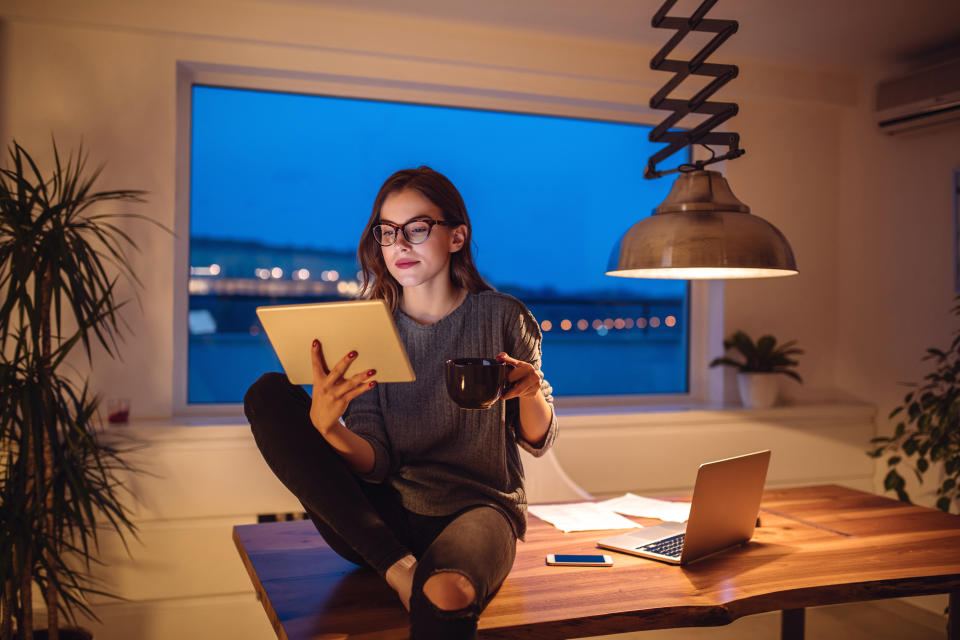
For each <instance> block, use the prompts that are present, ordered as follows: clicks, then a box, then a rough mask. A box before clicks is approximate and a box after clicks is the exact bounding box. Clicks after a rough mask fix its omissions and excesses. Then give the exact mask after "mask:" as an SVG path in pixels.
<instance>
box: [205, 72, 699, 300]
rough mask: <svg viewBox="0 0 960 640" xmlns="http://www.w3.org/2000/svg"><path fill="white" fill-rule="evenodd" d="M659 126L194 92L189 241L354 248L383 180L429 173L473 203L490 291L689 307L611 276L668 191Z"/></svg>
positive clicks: (653, 287) (669, 286) (677, 287)
mask: <svg viewBox="0 0 960 640" xmlns="http://www.w3.org/2000/svg"><path fill="white" fill-rule="evenodd" d="M649 129H650V128H649V127H643V126H638V125H632V124H620V123H611V122H600V121H590V120H574V119H569V118H556V117H548V116H535V115H526V114H514V113H505V112H493V111H480V110H471V109H459V108H449V107H433V106H424V105H413V104H402V103H395V102H377V101H371V100H354V99H344V98H330V97H321V96H307V95H299V94H288V93H272V92H264V91H251V90H242V89H224V88H216V87H204V86H196V87H194V90H193V134H192V135H193V148H192V158H191V163H192V164H191V223H190V228H191V234H193V235H202V236H208V237H218V238H231V239H250V240H257V241H260V242H264V243H267V244H275V245H280V246H283V245H293V246H310V247H317V248H336V249H341V250H350V251H352V250H354V249H355V248H356V243H357V241H358V240H359V238H360V233H361V231H362V229H363V225H364V224H365V223H366V221H367V218H368V217H369V215H370V207H371V205H372V204H373V199H374V196H375V195H376V193H377V190H378V189H379V187H380V185H381V184H382V183H383V181H384V180H385V179H386V178H387V177H388V176H389V175H390V174H392V173H393V172H394V171H396V170H398V169H401V168H407V167H414V166H418V165H421V164H425V165H428V166H430V167H432V168H434V169H436V170H437V171H440V172H441V173H443V174H445V175H446V176H447V177H448V178H450V180H451V181H452V182H453V183H454V185H456V186H457V188H458V189H459V191H460V193H461V194H462V195H463V198H464V201H465V202H466V205H467V211H468V213H469V214H470V218H471V221H472V223H473V229H474V252H475V253H474V255H475V258H476V261H477V265H478V267H479V268H480V271H481V273H482V274H483V275H484V276H485V277H487V278H488V279H489V280H490V281H491V282H492V283H493V284H495V285H497V284H501V285H503V284H509V283H521V284H524V285H525V286H530V287H539V286H552V287H553V288H555V289H557V290H558V291H571V292H572V291H584V290H622V291H623V292H624V293H626V292H630V293H632V294H634V295H637V294H645V295H653V296H670V297H679V296H682V295H683V291H684V289H685V287H686V282H671V281H655V280H635V279H627V278H611V277H609V276H605V275H603V272H604V271H605V270H606V265H607V260H608V259H609V256H610V250H611V248H612V247H613V246H614V243H615V242H616V241H617V239H618V238H619V237H620V236H621V235H622V234H623V233H624V232H625V231H626V230H627V229H628V228H629V227H630V226H631V225H633V224H634V223H635V222H637V221H638V220H639V219H640V218H642V217H646V216H647V215H649V214H650V212H651V209H653V207H655V206H657V205H658V204H659V203H660V202H661V201H662V200H663V199H664V198H665V197H666V194H667V192H668V191H669V189H670V185H671V184H672V183H673V176H666V177H663V178H660V179H658V180H644V178H643V169H644V166H645V165H646V161H647V158H648V157H649V156H650V155H651V154H652V153H654V152H655V151H656V150H657V149H658V148H660V147H661V146H662V145H654V144H652V143H650V142H648V141H647V134H648V133H649ZM676 164H677V162H676V161H673V162H671V161H667V162H663V163H661V165H660V166H662V167H664V168H670V167H673V166H675V165H676Z"/></svg>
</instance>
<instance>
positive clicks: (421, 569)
mask: <svg viewBox="0 0 960 640" xmlns="http://www.w3.org/2000/svg"><path fill="white" fill-rule="evenodd" d="M243 406H244V411H245V413H246V415H247V420H249V421H250V427H251V429H252V431H253V436H254V439H255V440H256V442H257V446H258V447H259V448H260V452H261V453H262V454H263V457H264V459H265V460H266V461H267V464H268V465H269V466H270V468H271V469H272V470H273V472H274V473H275V474H276V475H277V477H278V478H279V479H280V481H281V482H283V484H284V485H285V486H286V487H287V489H289V490H290V491H291V493H293V494H294V495H295V496H296V497H297V498H298V499H299V500H300V503H301V504H302V505H303V507H304V509H306V512H307V514H308V515H309V516H310V518H311V519H312V520H313V523H314V525H315V526H316V527H317V530H318V531H319V532H320V535H321V536H323V539H324V540H325V541H326V542H327V544H328V545H330V547H331V548H332V549H333V550H334V551H336V552H337V553H338V554H339V555H341V556H342V557H344V558H345V559H347V560H349V561H350V562H353V563H356V564H359V565H363V566H368V567H370V568H372V569H373V570H375V571H377V572H378V573H379V574H380V575H381V576H383V575H384V574H385V573H386V571H387V569H388V568H389V567H390V566H391V565H392V564H393V563H394V562H396V561H397V560H399V559H400V558H402V557H403V556H405V555H407V554H408V553H413V555H414V556H416V558H417V561H418V563H417V569H416V572H415V573H414V579H413V594H412V596H411V598H410V630H411V638H414V639H415V640H427V639H444V640H446V639H451V640H453V639H457V638H475V637H476V633H477V619H478V617H479V615H480V612H481V611H483V609H484V607H486V606H487V603H488V602H490V599H491V598H492V597H493V596H494V594H495V593H496V591H497V589H498V588H499V587H500V584H501V583H502V582H503V580H504V578H506V577H507V574H508V573H509V572H510V568H511V567H512V566H513V559H514V555H515V554H516V542H517V540H516V536H515V535H514V532H513V527H512V526H511V525H510V523H509V522H508V521H507V518H506V516H505V515H504V514H503V513H501V512H500V511H498V510H496V509H494V508H492V507H487V506H477V507H473V508H470V509H466V510H463V511H461V512H459V513H456V514H453V515H450V516H442V517H435V516H424V515H419V514H416V513H412V512H410V511H407V510H406V509H404V508H403V507H402V506H401V504H400V499H399V496H398V495H397V493H396V492H395V491H394V490H393V488H391V487H390V486H389V485H387V484H373V483H369V482H364V481H362V480H360V479H359V478H357V477H356V476H355V475H354V474H353V473H352V472H351V471H350V469H349V468H348V467H347V465H346V464H345V463H344V462H343V460H342V458H340V456H339V455H338V454H337V453H336V451H334V450H333V448H332V447H330V445H329V444H327V441H326V440H324V439H323V436H321V435H320V432H319V431H317V430H316V429H315V428H314V426H313V424H312V423H311V422H310V415H309V414H310V396H309V394H307V393H306V392H305V391H304V390H303V389H301V388H300V387H298V386H296V385H293V384H290V382H289V381H288V380H287V377H286V376H285V375H283V374H282V373H267V374H264V375H263V376H261V378H260V379H259V380H257V381H256V382H255V383H254V384H253V385H252V386H251V387H250V389H249V390H248V391H247V394H246V397H245V398H244V402H243ZM445 571H453V572H456V573H459V574H461V575H463V576H464V577H466V578H467V579H468V580H469V581H470V583H471V585H472V586H473V588H474V590H475V591H476V598H475V599H474V601H473V603H471V604H470V605H469V606H468V607H467V608H466V609H462V610H457V611H445V610H441V609H439V608H438V607H437V606H435V605H434V604H433V603H432V602H430V600H429V599H428V598H427V597H426V596H425V595H424V594H423V585H424V583H425V582H426V581H427V579H428V578H429V577H430V576H432V575H434V574H435V573H440V572H445ZM397 602H398V606H399V599H398V601H397Z"/></svg>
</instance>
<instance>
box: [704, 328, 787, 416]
mask: <svg viewBox="0 0 960 640" xmlns="http://www.w3.org/2000/svg"><path fill="white" fill-rule="evenodd" d="M796 344H797V341H796V340H790V341H789V342H785V343H783V344H781V345H778V344H777V339H776V338H774V337H773V336H771V335H765V336H761V337H760V339H759V340H757V341H756V342H754V341H753V340H752V339H751V338H750V336H748V335H747V334H746V333H745V332H743V331H737V332H736V333H734V334H733V335H732V336H731V337H730V338H728V339H726V340H724V341H723V348H724V350H725V351H730V350H734V351H736V352H738V353H739V354H740V355H741V356H742V360H735V359H734V358H730V357H727V356H723V357H720V358H714V360H713V362H711V363H710V366H711V367H717V366H721V365H723V366H728V367H735V368H736V369H737V372H738V373H737V386H738V387H739V389H740V400H741V401H742V402H743V406H745V407H747V408H749V409H765V408H767V407H771V406H773V404H774V402H775V401H776V399H777V378H776V376H777V375H778V374H782V375H785V376H790V377H791V378H793V379H794V380H796V381H797V382H801V383H802V382H803V379H802V378H801V377H800V374H798V373H797V372H796V371H794V369H793V368H794V367H796V366H797V361H796V360H794V359H793V356H797V355H800V354H802V353H803V349H799V348H797V347H796V346H794V345H796Z"/></svg>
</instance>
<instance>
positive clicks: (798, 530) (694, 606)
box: [234, 485, 960, 640]
mask: <svg viewBox="0 0 960 640" xmlns="http://www.w3.org/2000/svg"><path fill="white" fill-rule="evenodd" d="M760 518H761V526H760V527H758V528H757V530H756V532H755V534H754V537H753V539H752V540H751V541H750V542H748V543H746V544H745V545H742V546H740V547H737V548H734V549H731V550H728V551H725V552H723V553H721V554H717V555H715V556H712V557H709V558H706V559H703V560H701V561H699V562H696V563H694V564H691V565H688V566H685V567H678V566H672V565H667V564H663V563H660V562H655V561H652V560H647V559H644V558H638V557H634V556H629V555H626V554H620V553H616V552H608V551H604V553H610V554H611V555H613V557H614V566H613V567H556V566H546V564H545V562H544V558H545V556H546V554H548V553H598V551H597V548H596V541H597V540H598V539H600V538H602V537H606V536H609V535H612V534H614V533H617V532H616V531H599V532H598V531H590V532H578V533H563V532H561V531H559V530H557V529H556V528H554V527H553V526H552V525H549V524H547V523H545V522H543V521H542V520H539V519H538V518H536V517H534V516H530V518H529V524H528V530H527V539H526V541H525V542H520V543H518V546H517V558H516V560H515V562H514V565H513V570H512V571H511V573H510V575H509V576H508V577H507V579H506V581H505V582H504V583H503V586H502V587H501V588H500V591H499V593H497V595H496V596H495V597H494V599H493V600H492V601H491V602H490V604H489V606H488V607H487V609H486V610H485V611H484V612H483V614H482V615H481V617H480V624H479V626H480V630H481V636H482V637H485V638H511V637H521V636H522V637H524V638H530V639H534V638H544V639H546V638H550V639H555V638H564V637H583V636H590V635H602V634H612V633H621V632H626V631H634V630H642V629H656V628H666V627H678V626H702V625H718V624H727V623H729V622H731V621H733V620H736V619H737V618H739V617H741V616H745V615H750V614H754V613H761V612H764V611H775V610H779V609H796V608H802V607H808V606H817V605H823V604H835V603H841V602H853V601H860V600H872V599H876V598H884V597H893V596H908V595H922V594H928V593H944V592H951V591H958V590H960V516H955V515H950V514H945V513H942V512H939V511H936V510H933V509H928V508H925V507H918V506H914V505H909V504H904V503H901V502H898V501H896V500H892V499H890V498H885V497H882V496H877V495H874V494H869V493H864V492H862V491H856V490H854V489H847V488H844V487H839V486H835V485H826V486H817V487H802V488H792V489H774V490H768V491H766V492H765V493H764V497H763V502H762V506H761V510H760ZM636 520H637V522H638V523H641V524H652V523H655V522H656V521H654V520H642V519H636ZM234 540H235V542H236V544H237V547H238V549H239V551H240V555H241V557H242V558H243V561H244V564H245V565H246V566H247V570H248V571H249V573H250V575H251V578H252V580H253V583H254V586H255V587H256V589H257V592H258V594H259V595H260V598H261V600H262V601H263V604H264V607H265V609H266V611H267V614H268V616H269V617H270V619H271V622H272V623H273V625H274V628H275V629H276V630H277V635H278V637H280V638H290V639H291V640H293V639H296V640H301V639H303V640H305V639H308V638H309V639H323V640H333V639H335V638H405V637H406V634H407V627H408V618H407V614H406V612H405V611H404V609H403V608H402V606H401V605H400V601H399V600H398V599H397V597H396V594H395V593H394V592H393V591H392V590H391V589H390V588H389V587H388V586H387V585H386V583H384V582H383V581H382V580H381V579H380V578H379V577H378V576H377V575H376V574H375V573H373V572H372V571H370V570H367V569H361V568H358V567H356V566H355V565H353V564H351V563H349V562H347V561H346V560H343V559H341V558H340V557H339V556H337V555H336V554H335V553H334V552H333V551H332V550H330V549H329V548H328V547H327V546H326V544H325V543H324V542H323V539H322V538H321V537H320V536H319V534H318V533H317V532H316V529H314V527H313V524H312V523H311V522H310V521H309V520H304V521H294V522H279V523H267V524H256V525H240V526H237V527H234Z"/></svg>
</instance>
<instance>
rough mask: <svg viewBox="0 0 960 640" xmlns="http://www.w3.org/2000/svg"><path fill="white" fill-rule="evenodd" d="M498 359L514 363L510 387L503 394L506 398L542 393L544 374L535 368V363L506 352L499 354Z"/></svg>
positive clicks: (510, 376)
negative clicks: (541, 384)
mask: <svg viewBox="0 0 960 640" xmlns="http://www.w3.org/2000/svg"><path fill="white" fill-rule="evenodd" d="M497 360H498V361H500V362H506V363H507V364H509V365H513V369H512V370H511V371H510V375H509V376H507V379H508V380H509V381H510V383H511V384H510V388H509V389H507V390H506V391H505V392H504V394H503V399H504V400H509V399H510V398H533V397H536V395H537V394H538V393H540V383H541V382H542V381H543V376H542V375H540V372H539V371H537V370H536V369H534V368H533V365H532V364H530V363H529V362H524V361H523V360H517V359H516V358H513V357H511V356H509V355H508V354H506V353H503V352H501V353H499V354H497Z"/></svg>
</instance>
